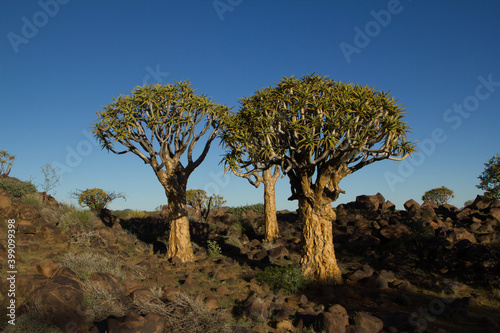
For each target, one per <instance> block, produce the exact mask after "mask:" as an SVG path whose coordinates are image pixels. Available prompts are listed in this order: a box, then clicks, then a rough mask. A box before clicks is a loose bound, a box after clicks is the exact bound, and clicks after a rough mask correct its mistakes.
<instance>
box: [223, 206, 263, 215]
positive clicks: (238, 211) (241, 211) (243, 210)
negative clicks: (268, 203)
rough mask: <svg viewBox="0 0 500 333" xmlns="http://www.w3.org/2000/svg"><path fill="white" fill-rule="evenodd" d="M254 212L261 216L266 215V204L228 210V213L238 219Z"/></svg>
mask: <svg viewBox="0 0 500 333" xmlns="http://www.w3.org/2000/svg"><path fill="white" fill-rule="evenodd" d="M250 210H253V211H255V212H256V213H258V214H259V215H262V214H264V204H261V203H258V204H253V205H244V206H237V207H231V208H229V209H228V210H226V213H229V214H232V215H234V216H237V217H242V216H243V215H244V214H246V213H248V211H250Z"/></svg>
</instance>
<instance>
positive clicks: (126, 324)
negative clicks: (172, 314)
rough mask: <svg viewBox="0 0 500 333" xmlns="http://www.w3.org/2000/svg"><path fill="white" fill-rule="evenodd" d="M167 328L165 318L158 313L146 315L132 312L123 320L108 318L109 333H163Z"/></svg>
mask: <svg viewBox="0 0 500 333" xmlns="http://www.w3.org/2000/svg"><path fill="white" fill-rule="evenodd" d="M164 330H165V320H164V319H163V318H162V317H161V316H160V315H157V314H152V313H149V314H147V315H146V316H145V317H142V316H141V315H139V314H137V313H135V312H132V313H129V314H128V315H127V316H126V317H125V318H124V319H123V321H120V320H118V319H114V318H111V319H108V333H136V332H148V333H149V332H151V333H161V332H163V331H164Z"/></svg>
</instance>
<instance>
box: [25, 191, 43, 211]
mask: <svg viewBox="0 0 500 333" xmlns="http://www.w3.org/2000/svg"><path fill="white" fill-rule="evenodd" d="M21 202H22V203H23V204H25V205H29V206H34V207H36V208H42V207H43V196H42V195H41V194H40V193H28V194H25V195H23V196H22V197H21Z"/></svg>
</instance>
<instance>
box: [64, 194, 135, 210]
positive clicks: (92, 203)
mask: <svg viewBox="0 0 500 333" xmlns="http://www.w3.org/2000/svg"><path fill="white" fill-rule="evenodd" d="M72 197H73V198H75V199H77V200H78V204H79V205H80V206H82V207H88V208H89V209H90V210H91V211H93V212H95V213H96V214H101V213H102V211H103V209H105V208H106V207H107V206H108V204H109V203H110V202H111V201H113V200H115V199H118V198H121V199H125V195H123V194H122V193H115V192H106V191H104V190H102V189H100V188H89V189H86V190H76V191H75V192H74V193H72Z"/></svg>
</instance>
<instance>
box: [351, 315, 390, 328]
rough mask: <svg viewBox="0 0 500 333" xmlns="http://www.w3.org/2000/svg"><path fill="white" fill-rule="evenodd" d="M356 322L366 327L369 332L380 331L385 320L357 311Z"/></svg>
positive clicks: (357, 324)
mask: <svg viewBox="0 0 500 333" xmlns="http://www.w3.org/2000/svg"><path fill="white" fill-rule="evenodd" d="M354 322H355V323H356V326H359V327H361V328H364V329H365V330H366V332H368V333H378V332H380V331H382V329H383V328H384V322H383V321H382V319H380V318H377V317H375V316H372V315H371V314H369V313H366V312H363V311H360V312H358V313H356V316H355V317H354Z"/></svg>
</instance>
